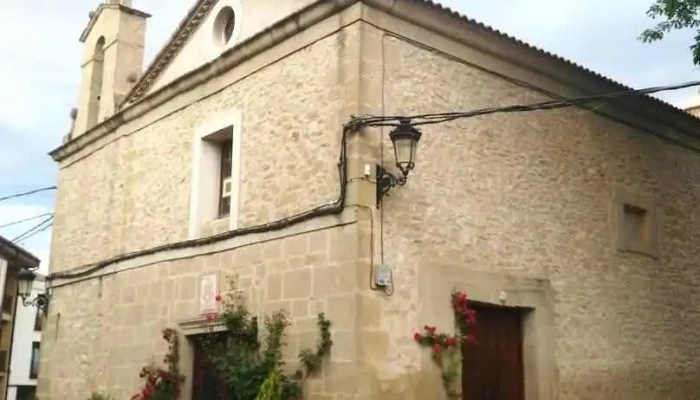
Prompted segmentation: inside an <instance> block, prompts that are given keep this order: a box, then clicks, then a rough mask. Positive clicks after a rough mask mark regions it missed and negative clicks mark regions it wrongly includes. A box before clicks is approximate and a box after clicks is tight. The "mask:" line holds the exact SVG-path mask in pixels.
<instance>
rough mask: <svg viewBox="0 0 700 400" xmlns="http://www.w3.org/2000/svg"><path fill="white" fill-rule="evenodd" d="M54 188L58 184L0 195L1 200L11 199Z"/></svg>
mask: <svg viewBox="0 0 700 400" xmlns="http://www.w3.org/2000/svg"><path fill="white" fill-rule="evenodd" d="M54 189H56V186H48V187H45V188H40V189H34V190H30V191H28V192H23V193H17V194H12V195H9V196H5V197H0V201H3V200H9V199H14V198H17V197H22V196H28V195H30V194H34V193H39V192H45V191H47V190H54Z"/></svg>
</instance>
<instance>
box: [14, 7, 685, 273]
mask: <svg viewBox="0 0 700 400" xmlns="http://www.w3.org/2000/svg"><path fill="white" fill-rule="evenodd" d="M279 1H284V0H279ZM192 2H193V0H140V1H139V0H134V7H135V8H138V9H140V10H143V11H146V12H148V13H150V14H152V15H153V17H152V18H151V19H150V20H149V22H148V32H147V40H146V62H147V63H148V62H150V61H151V60H152V58H153V56H154V54H155V53H156V52H157V51H158V50H159V49H160V47H161V46H162V45H163V43H164V41H165V40H166V39H167V38H168V37H169V36H170V34H171V33H172V31H173V29H174V28H175V27H176V26H177V24H178V22H179V21H180V19H181V18H182V17H183V16H184V14H185V13H186V11H187V10H188V9H189V7H190V6H191V4H192ZM651 2H652V0H614V1H611V0H490V1H484V0H443V1H441V3H443V4H444V5H446V6H448V7H451V8H453V9H454V10H457V11H460V12H461V13H463V14H465V15H467V16H469V17H471V18H474V19H477V20H479V21H481V22H484V23H486V24H488V25H491V26H492V27H494V28H496V29H499V30H501V31H503V32H506V33H509V34H511V35H513V36H516V37H518V38H519V39H522V40H524V41H526V42H528V43H530V44H533V45H536V46H538V47H541V48H544V49H545V50H548V51H551V52H553V53H556V54H558V55H560V56H563V57H565V58H568V59H570V60H572V61H575V62H577V63H579V64H582V65H584V66H586V67H588V68H590V69H593V70H594V71H597V72H599V73H602V74H603V75H606V76H608V77H610V78H613V79H615V80H617V81H620V82H622V83H624V84H627V85H630V86H633V87H638V88H641V87H647V86H657V85H664V84H671V83H678V82H683V81H689V80H696V79H698V70H697V69H696V68H695V67H694V66H693V64H692V61H691V57H690V52H689V50H688V47H689V46H690V44H691V40H692V37H693V33H692V32H679V33H674V34H672V35H670V36H669V37H668V38H667V39H666V40H664V41H663V42H660V43H656V44H651V45H649V44H642V43H640V42H639V41H638V40H637V36H638V35H639V33H640V32H641V31H642V30H643V29H644V28H645V27H647V26H649V25H650V24H651V23H652V21H651V20H650V19H649V18H648V17H647V16H646V14H645V12H646V9H647V8H648V7H649V5H650V4H651ZM2 3H3V4H2V7H0V197H3V196H5V195H8V194H12V193H17V192H23V191H28V190H32V189H35V188H39V187H44V186H51V185H54V184H55V183H56V166H55V164H54V163H53V161H52V160H51V159H50V158H49V156H48V155H47V152H49V151H50V150H52V149H54V148H55V147H57V146H58V144H59V143H60V140H61V137H62V136H63V135H64V134H65V133H66V132H67V131H68V128H69V117H68V114H69V110H70V109H71V107H74V106H75V105H76V100H77V93H78V81H79V74H80V70H79V60H80V51H81V45H80V43H79V41H78V37H79V36H80V32H81V31H82V29H83V28H84V27H85V24H86V23H87V21H88V12H89V11H90V10H92V9H94V8H95V6H96V5H97V4H98V3H99V2H98V1H97V0H70V1H64V0H2ZM696 93H697V90H696V89H689V90H684V91H678V92H673V93H665V94H661V95H660V96H659V97H661V98H662V99H664V100H666V101H669V102H671V103H673V104H675V105H678V106H681V107H684V106H687V105H688V104H689V103H692V102H693V101H694V100H695V99H696ZM53 199H54V192H48V193H42V194H37V195H33V196H27V197H22V198H18V199H16V200H12V201H4V202H0V225H3V224H5V223H8V222H12V221H15V220H19V219H22V218H27V217H32V216H35V215H39V214H42V213H45V212H51V210H52V209H53ZM39 221H40V220H39ZM36 222H38V221H33V222H28V223H26V224H22V225H17V226H13V227H9V228H2V229H0V235H3V236H5V237H7V238H9V239H12V238H14V237H16V236H17V235H19V234H21V233H22V232H24V231H26V230H28V229H30V228H32V226H33V225H34V224H35V223H36ZM50 236H51V235H50V230H47V231H45V232H43V233H41V234H38V235H36V236H34V237H32V238H30V239H29V240H26V241H24V242H22V243H21V245H22V246H24V247H25V248H27V249H28V250H29V251H31V252H33V253H34V254H36V255H37V256H39V257H40V258H41V259H42V264H43V268H42V269H44V270H45V269H46V264H47V262H48V255H49V242H50Z"/></svg>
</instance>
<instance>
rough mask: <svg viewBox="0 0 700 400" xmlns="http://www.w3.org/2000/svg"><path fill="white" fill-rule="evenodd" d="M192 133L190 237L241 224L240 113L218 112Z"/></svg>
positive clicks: (193, 237) (230, 228)
mask: <svg viewBox="0 0 700 400" xmlns="http://www.w3.org/2000/svg"><path fill="white" fill-rule="evenodd" d="M193 134H194V137H193V141H192V181H191V182H192V186H191V189H190V190H191V192H190V221H189V228H188V234H187V235H188V237H189V238H190V239H195V238H198V237H202V236H206V235H211V234H215V233H222V232H225V231H228V230H234V229H237V228H238V206H239V191H240V183H241V182H240V169H241V113H240V111H238V110H227V111H222V112H217V115H215V116H214V117H213V118H211V119H209V120H208V121H204V122H203V123H202V125H201V126H200V127H199V128H197V130H196V131H195V132H193Z"/></svg>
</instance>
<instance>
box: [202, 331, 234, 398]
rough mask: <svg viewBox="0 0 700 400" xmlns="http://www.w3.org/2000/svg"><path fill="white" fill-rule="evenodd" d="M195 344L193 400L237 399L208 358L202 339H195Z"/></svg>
mask: <svg viewBox="0 0 700 400" xmlns="http://www.w3.org/2000/svg"><path fill="white" fill-rule="evenodd" d="M194 345H195V351H194V365H193V370H192V400H235V397H234V395H233V394H232V393H228V390H227V389H226V384H225V382H224V381H223V379H221V376H220V374H219V372H218V371H217V370H216V368H215V367H214V365H212V363H211V362H209V360H207V358H206V356H205V353H204V351H203V349H202V343H201V341H200V340H195V341H194Z"/></svg>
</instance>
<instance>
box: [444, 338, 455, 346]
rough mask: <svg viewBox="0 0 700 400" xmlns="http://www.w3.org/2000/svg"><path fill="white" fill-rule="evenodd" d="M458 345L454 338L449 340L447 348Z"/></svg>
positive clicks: (446, 342) (446, 343) (446, 344)
mask: <svg viewBox="0 0 700 400" xmlns="http://www.w3.org/2000/svg"><path fill="white" fill-rule="evenodd" d="M456 343H457V340H456V339H455V338H454V336H453V337H449V338H447V340H446V341H445V347H453V346H454V345H455V344H456Z"/></svg>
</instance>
